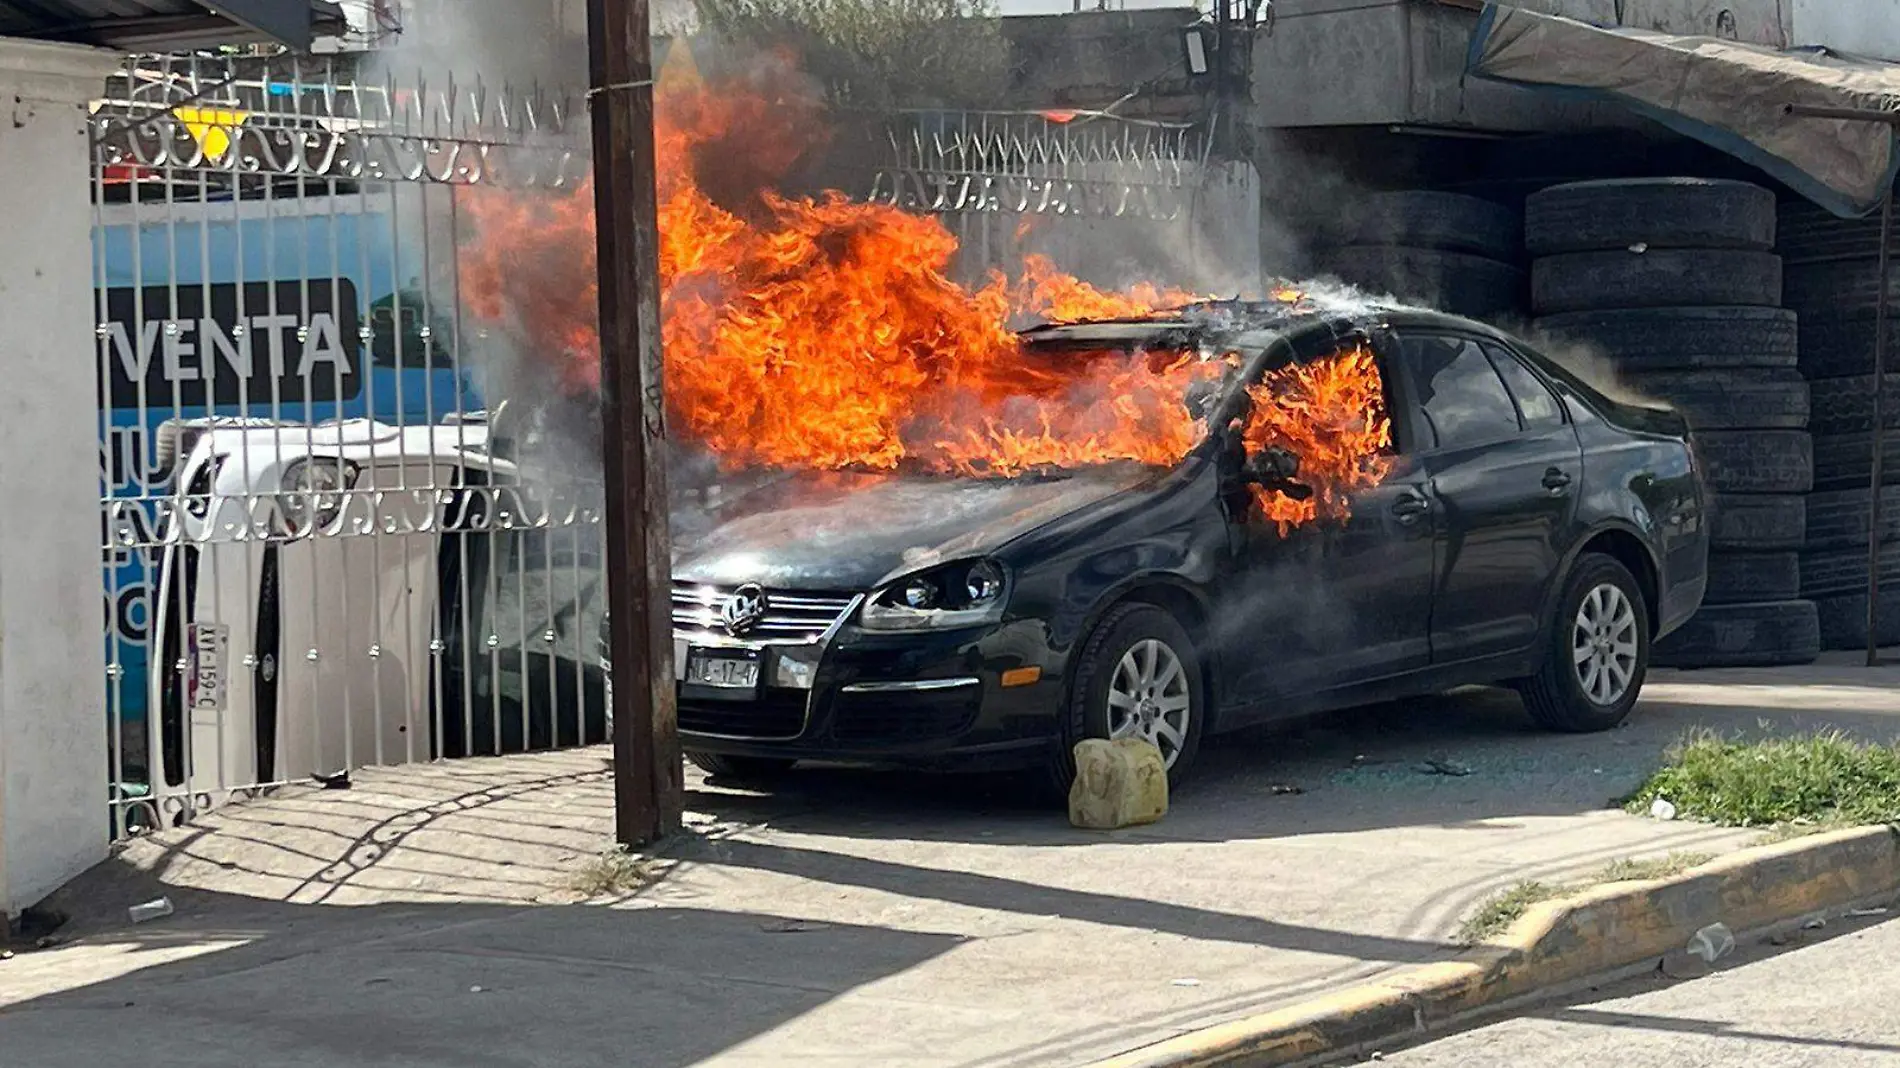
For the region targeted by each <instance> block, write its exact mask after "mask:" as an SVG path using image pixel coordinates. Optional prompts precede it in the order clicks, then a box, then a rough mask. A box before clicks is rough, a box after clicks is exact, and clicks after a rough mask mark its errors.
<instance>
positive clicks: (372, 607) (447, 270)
mask: <svg viewBox="0 0 1900 1068" xmlns="http://www.w3.org/2000/svg"><path fill="white" fill-rule="evenodd" d="M566 105H567V101H564V100H561V99H558V98H555V97H552V96H549V95H546V94H523V93H517V92H513V91H509V90H491V89H488V88H485V87H482V86H478V85H473V86H467V85H465V86H457V85H440V86H430V85H427V84H423V83H421V82H420V81H412V82H410V83H408V84H399V83H396V82H393V81H390V80H383V81H380V82H377V81H374V80H371V79H368V78H365V77H363V76H361V74H360V73H359V72H358V71H357V70H356V69H355V68H354V65H353V63H352V62H351V61H350V60H348V59H337V60H333V61H327V62H316V61H311V60H307V59H306V60H298V59H294V58H289V57H271V58H262V57H246V58H241V59H227V58H215V59H214V58H206V57H140V58H138V59H135V60H132V61H130V62H128V64H127V65H126V67H125V68H124V70H123V71H122V72H121V73H120V74H119V75H118V76H117V77H115V78H114V79H112V81H111V82H110V83H109V85H108V86H107V87H106V89H105V92H104V94H103V95H102V98H101V99H100V100H99V101H98V102H96V103H95V105H94V111H93V124H92V133H93V144H94V160H95V167H96V171H95V180H96V183H97V189H96V193H97V195H96V198H95V199H96V204H97V207H96V215H95V219H94V261H95V272H96V277H95V284H96V288H97V293H98V301H97V309H98V321H97V336H98V360H99V382H100V394H99V395H100V459H101V484H102V497H101V504H102V508H103V513H104V519H105V521H104V524H103V528H104V534H105V541H104V550H105V608H106V620H107V630H106V643H107V661H108V668H107V671H108V676H109V677H108V684H109V685H108V692H109V694H110V697H111V700H112V708H111V710H110V715H109V725H110V731H111V741H112V745H111V761H112V764H111V768H110V776H111V785H112V798H113V816H114V830H115V833H118V834H124V833H127V832H128V831H130V830H132V829H135V828H137V827H140V826H152V825H163V824H170V823H173V822H176V821H179V820H182V819H186V818H189V817H190V816H191V814H192V813H194V812H196V811H199V810H202V809H204V808H206V807H209V806H213V805H217V804H220V803H222V802H223V801H225V800H227V799H229V798H231V797H233V796H237V795H239V794H242V793H245V792H250V791H255V790H257V789H259V788H262V787H266V786H269V785H272V784H276V783H283V782H295V781H308V780H310V779H311V778H312V777H315V778H318V779H324V780H330V781H335V780H336V779H337V778H338V777H340V776H347V775H348V773H349V772H350V771H352V770H353V769H355V768H358V767H362V766H365V765H370V764H387V763H401V762H408V761H416V760H429V759H435V758H440V757H449V756H457V755H463V754H469V753H497V752H511V751H519V750H523V749H531V748H546V747H549V746H554V745H571V744H576V743H584V742H597V741H600V740H603V739H604V738H605V736H606V722H605V716H606V700H605V675H604V669H603V662H602V657H601V632H602V626H603V619H602V613H603V610H604V590H602V589H600V570H599V559H600V509H599V505H598V496H599V490H598V486H597V485H595V484H592V483H590V482H589V481H587V480H585V479H577V478H576V477H575V476H574V474H573V472H572V471H571V470H563V471H561V473H560V474H559V475H558V476H557V475H556V474H555V472H554V469H553V468H552V467H546V468H545V469H537V467H536V465H535V463H534V461H533V457H534V456H535V455H536V450H535V440H536V439H535V433H536V431H535V428H534V427H532V426H527V425H524V426H521V427H517V428H514V430H513V432H512V433H511V432H510V428H509V427H508V426H507V422H508V420H507V419H506V418H505V417H503V418H491V416H494V415H495V413H494V412H491V411H490V410H489V407H488V406H489V403H490V401H491V399H495V400H498V398H491V397H490V394H491V393H492V391H493V388H494V387H495V385H496V383H495V380H494V377H493V375H492V374H491V373H490V372H491V371H492V370H493V369H494V368H493V367H491V366H490V363H491V361H490V359H489V358H488V357H489V356H490V355H491V354H489V353H485V352H484V347H485V345H487V344H489V341H488V339H487V338H486V337H485V335H484V332H483V331H481V330H479V329H474V328H472V327H471V326H470V324H469V323H468V322H467V321H466V317H465V316H464V315H463V314H462V312H461V310H460V309H461V308H462V302H461V292H460V286H459V279H458V273H457V270H456V252H457V244H456V239H457V235H458V233H459V232H460V230H461V229H462V220H461V213H460V211H459V208H458V202H457V193H458V190H460V189H462V188H464V187H467V186H471V185H491V184H492V185H500V184H505V185H510V186H564V185H569V184H571V183H572V182H574V181H575V180H576V179H577V178H578V177H580V176H582V175H583V174H584V169H585V166H586V159H585V155H584V154H583V153H579V152H576V151H574V150H573V147H572V145H571V143H570V141H569V136H568V131H567V129H566V123H567V119H568V114H569V111H568V108H567V106H566ZM578 466H579V470H583V471H585V470H588V469H589V465H586V464H581V465H578Z"/></svg>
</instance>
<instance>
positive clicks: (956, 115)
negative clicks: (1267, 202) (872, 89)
mask: <svg viewBox="0 0 1900 1068" xmlns="http://www.w3.org/2000/svg"><path fill="white" fill-rule="evenodd" d="M889 136H890V143H891V148H892V153H893V157H894V158H893V161H892V163H891V164H890V165H889V166H886V167H883V168H880V169H879V170H878V171H877V173H876V176H875V178H874V179H873V182H872V188H871V193H870V199H872V200H873V201H877V202H880V203H886V204H893V205H896V206H898V207H902V208H906V209H909V210H912V211H923V212H931V213H934V214H947V213H965V212H1002V213H1012V214H1029V215H1083V216H1094V217H1109V218H1138V219H1154V220H1163V221H1166V220H1173V219H1177V218H1181V217H1183V216H1185V214H1186V213H1187V212H1188V211H1189V207H1190V200H1191V196H1192V191H1193V189H1194V188H1195V187H1196V186H1197V185H1198V183H1199V180H1200V173H1201V170H1202V144H1203V142H1202V138H1201V135H1200V134H1199V132H1198V131H1197V129H1196V128H1195V127H1194V126H1191V125H1187V124H1181V123H1163V122H1153V121H1144V120H1137V119H1125V118H1121V117H1119V116H1116V115H1112V114H1109V113H1106V112H1097V111H1033V112H906V113H904V114H902V115H900V116H899V117H898V118H897V119H896V120H895V121H894V122H893V123H892V124H891V127H890V133H889Z"/></svg>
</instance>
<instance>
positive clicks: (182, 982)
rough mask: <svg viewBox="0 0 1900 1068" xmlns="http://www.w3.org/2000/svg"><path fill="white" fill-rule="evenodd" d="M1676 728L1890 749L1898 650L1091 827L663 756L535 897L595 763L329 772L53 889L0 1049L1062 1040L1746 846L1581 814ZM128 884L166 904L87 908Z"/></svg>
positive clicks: (365, 1057) (612, 1056) (975, 792)
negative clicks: (642, 818) (1125, 824)
mask: <svg viewBox="0 0 1900 1068" xmlns="http://www.w3.org/2000/svg"><path fill="white" fill-rule="evenodd" d="M1696 726H1709V727H1714V728H1717V729H1720V730H1723V731H1740V732H1755V731H1758V730H1770V731H1775V732H1784V731H1791V730H1813V729H1817V728H1821V727H1830V726H1831V727H1839V728H1842V729H1845V730H1849V731H1852V732H1855V733H1859V734H1862V735H1864V736H1868V737H1878V738H1882V739H1888V738H1893V737H1895V736H1897V735H1900V669H1892V668H1881V669H1873V670H1869V669H1865V668H1858V667H1848V666H1827V665H1824V666H1818V667H1813V668H1802V669H1786V670H1776V671H1722V672H1713V671H1710V672H1695V673H1658V674H1657V675H1655V676H1654V677H1653V681H1652V683H1651V685H1650V687H1649V688H1648V689H1647V690H1646V691H1645V698H1644V702H1643V705H1642V707H1641V708H1639V710H1638V712H1637V716H1636V718H1635V720H1634V721H1633V722H1632V725H1631V726H1630V727H1628V728H1626V729H1624V730H1620V731H1616V732H1612V733H1610V734H1606V735H1601V736H1594V737H1556V736H1550V735H1544V734H1540V733H1536V732H1534V731H1532V730H1531V729H1530V728H1529V727H1528V726H1527V725H1526V724H1525V723H1524V721H1523V718H1522V713H1521V711H1520V710H1519V708H1518V706H1517V703H1516V700H1515V699H1514V698H1512V697H1509V696H1508V695H1501V694H1493V693H1473V694H1467V695H1460V696H1455V697H1448V698H1443V699H1436V700H1430V701H1418V702H1410V703H1407V704H1405V705H1402V706H1399V705H1392V706H1382V707H1379V708H1376V709H1369V710H1364V711H1359V712H1353V713H1348V714H1343V715H1340V716H1337V717H1333V718H1330V719H1328V720H1326V721H1325V722H1324V724H1323V726H1316V727H1313V728H1309V729H1308V730H1306V731H1304V732H1302V733H1299V734H1286V733H1279V734H1264V735H1261V736H1259V737H1248V738H1243V739H1239V740H1229V741H1226V742H1225V743H1224V744H1217V745H1214V746H1211V747H1210V748H1209V749H1208V750H1207V751H1205V752H1204V753H1203V756H1202V759H1203V765H1202V767H1201V769H1200V778H1199V780H1198V782H1197V784H1196V786H1194V787H1191V788H1190V789H1189V790H1187V791H1184V792H1183V793H1182V794H1181V795H1180V796H1178V797H1176V798H1175V804H1174V811H1173V812H1172V813H1171V814H1170V816H1169V817H1168V819H1167V820H1166V821H1164V822H1163V823H1161V824H1159V825H1157V826H1154V827H1150V828H1144V829H1140V830H1133V831H1126V832H1117V833H1114V834H1107V835H1103V834H1093V833H1084V832H1080V831H1075V830H1072V829H1071V828H1069V827H1068V826H1067V824H1066V822H1064V820H1063V818H1062V816H1061V814H1060V813H1056V812H1051V811H1048V810H1047V809H1043V808H1038V807H1036V806H1035V805H1033V804H1032V803H1031V802H1029V801H1028V800H1026V799H1025V798H1024V797H1023V796H1022V795H1021V794H1020V793H1019V792H1017V791H1014V790H1013V789H1011V788H1010V785H1009V784H1008V783H1005V782H1000V781H997V780H988V779H958V778H936V777H928V776H917V775H901V774H895V773H854V772H841V771H826V770H813V771H808V772H801V773H799V774H796V775H794V776H793V777H792V778H791V779H790V780H789V782H788V784H787V785H786V786H785V787H784V788H782V789H780V790H778V791H776V792H774V793H773V794H770V795H766V794H758V793H745V792H738V791H732V790H726V789H720V788H717V787H716V786H714V785H710V784H708V783H706V782H704V781H701V780H699V779H697V778H693V779H691V780H689V783H688V788H689V795H688V806H689V808H690V809H691V810H692V816H691V817H690V820H689V822H690V824H691V830H692V833H691V834H690V835H689V836H687V837H686V838H685V839H684V840H682V841H680V842H678V843H676V844H675V845H674V846H673V847H672V848H671V849H670V850H669V851H668V854H667V860H666V861H665V870H664V872H663V874H662V877H661V878H660V879H659V880H658V881H657V882H655V883H654V884H652V885H650V886H648V887H646V888H645V889H643V890H641V891H638V892H636V893H634V894H632V895H630V896H628V897H626V898H625V899H623V900H619V901H615V902H613V903H612V904H611V905H610V906H609V907H600V906H588V907H574V906H569V907H548V906H550V905H559V904H560V903H563V902H571V901H572V900H574V898H575V896H576V895H575V894H574V892H573V891H572V890H571V889H567V887H568V886H569V885H571V884H572V882H573V880H574V879H575V877H576V876H577V874H579V873H581V872H583V871H585V870H586V869H587V868H588V867H589V866H590V864H592V863H594V858H595V857H596V855H597V854H598V852H599V850H600V849H601V848H602V846H603V845H604V844H605V842H606V841H607V838H608V835H609V831H610V828H611V803H610V789H611V787H610V783H609V780H608V771H607V768H606V766H605V760H604V758H605V754H604V751H601V750H587V751H581V752H570V753H561V754H550V755H545V756H534V757H518V758H510V759H506V760H500V761H493V760H490V761H467V762H459V763H453V764H444V765H435V766H429V767H419V768H410V769H401V770H393V771H383V772H372V773H365V774H363V775H361V776H359V779H358V782H357V785H356V786H355V788H354V789H351V790H349V791H321V790H296V791H291V792H287V793H284V794H281V795H279V796H277V797H274V798H271V799H268V800H263V801H255V802H250V803H246V804H242V805H236V806H232V807H230V808H227V809H224V810H222V811H220V812H219V813H216V814H214V815H212V816H210V817H207V818H206V819H204V820H203V821H201V823H200V824H198V825H197V826H194V827H190V828H183V829H179V830H174V831H169V832H166V833H164V834H161V835H155V836H151V837H148V838H146V839H142V840H140V841H138V842H135V843H133V844H132V845H131V846H130V847H128V848H127V849H126V850H125V851H124V853H123V855H122V856H121V857H120V858H118V859H117V860H116V861H115V862H113V863H112V864H109V865H107V866H105V867H104V868H102V869H100V870H99V871H96V872H94V873H93V874H92V875H90V876H89V877H88V878H87V879H86V880H83V881H82V883H81V884H80V885H78V886H76V887H75V888H73V890H72V892H71V893H69V894H68V895H67V896H66V900H65V903H66V904H67V905H68V906H69V907H71V908H73V909H74V910H75V912H76V916H77V918H76V919H75V921H74V927H75V928H76V929H77V930H78V931H80V932H86V931H92V932H93V933H90V934H87V935H86V936H85V937H83V938H81V939H80V940H79V941H77V942H75V943H71V944H66V945H62V946H60V947H58V948H56V949H53V950H50V951H45V952H36V953H28V954H23V955H21V956H19V957H16V958H15V959H13V960H10V961H4V962H0V1049H4V1050H6V1051H7V1056H6V1058H5V1060H6V1062H7V1063H8V1064H16V1063H17V1064H20V1065H23V1066H31V1068H39V1066H61V1065H67V1064H72V1065H86V1066H92V1065H97V1064H99V1063H102V1062H107V1061H110V1060H112V1059H115V1058H125V1059H126V1060H128V1061H129V1062H132V1063H138V1064H140V1065H141V1066H147V1065H155V1064H160V1065H162V1064H174V1063H175V1064H180V1065H183V1064H190V1065H193V1066H194V1068H210V1066H215V1065H220V1064H231V1065H255V1064H271V1065H302V1064H311V1065H316V1064H323V1065H334V1064H337V1063H351V1064H364V1065H379V1066H380V1065H403V1066H424V1065H426V1066H431V1068H434V1066H443V1068H448V1066H456V1068H461V1066H467V1065H497V1066H500V1065H509V1066H514V1065H594V1064H600V1065H615V1066H623V1065H637V1066H641V1068H646V1066H654V1068H672V1066H684V1065H690V1064H700V1063H715V1064H719V1065H753V1064H757V1065H766V1064H771V1065H779V1064H784V1063H788V1062H794V1061H796V1062H799V1063H807V1064H814V1065H833V1064H836V1065H845V1064H850V1065H886V1064H903V1065H926V1066H938V1065H941V1066H950V1065H956V1066H978V1065H983V1066H1004V1065H1032V1064H1033V1065H1072V1064H1081V1063H1086V1062H1088V1061H1089V1060H1092V1059H1094V1058H1096V1057H1100V1056H1105V1055H1108V1054H1111V1053H1115V1052H1119V1051H1122V1050H1126V1049H1129V1048H1132V1047H1135V1046H1139V1045H1143V1044H1146V1043H1148V1042H1152V1041H1156V1040H1159V1039H1161V1038H1165V1037H1168V1036H1170V1035H1172V1034H1175V1033H1178V1032H1181V1031H1184V1030H1188V1029H1190V1028H1193V1027H1198V1026H1203V1025H1206V1024H1209V1023H1213V1022H1217V1021H1219V1020H1222V1019H1227V1018H1232V1017H1237V1016H1242V1015H1246V1014H1250V1013H1256V1012H1260V1011H1263V1010H1266V1009H1270V1008H1273V1007H1276V1006H1279V1005H1284V1004H1287V1003H1290V1002H1293V1001H1297V1000H1301V999H1304V998H1306V997H1310V996H1312V995H1314V994H1316V993H1319V992H1322V991H1324V990H1326V989H1329V988H1336V987H1339V986H1343V985H1347V984H1352V983H1356V982H1359V981H1362V980H1364V979H1367V978H1370V977H1373V976H1377V975H1380V974H1382V973H1385V972H1388V971H1391V970H1393V969H1395V968H1399V967H1403V966H1406V965H1409V964H1413V963H1417V962H1421V961H1429V960H1434V959H1439V958H1442V957H1445V956H1449V955H1450V954H1452V953H1453V952H1454V951H1455V947H1454V946H1452V945H1451V944H1450V942H1451V936H1452V933H1453V932H1454V931H1455V930H1456V928H1457V926H1458V924H1459V922H1460V920H1461V919H1462V918H1463V917H1464V916H1465V915H1466V914H1467V913H1468V912H1469V911H1470V910H1471V909H1472V908H1473V907H1474V906H1476V905H1477V904H1478V903H1479V902H1481V901H1482V900H1483V899H1484V898H1486V897H1487V896H1489V895H1491V894H1492V893H1494V892H1496V891H1497V890H1499V889H1502V888H1504V887H1507V886H1509V885H1511V884H1512V883H1515V882H1517V881H1519V880H1522V879H1547V880H1548V879H1561V878H1565V877H1568V876H1573V875H1577V874H1581V873H1585V872H1588V871H1590V870H1592V869H1595V868H1598V867H1601V866H1602V865H1603V864H1605V863H1607V862H1609V861H1611V860H1615V859H1619V858H1624V857H1640V856H1649V855H1655V854H1659V853H1666V852H1670V851H1673V850H1696V851H1702V852H1711V853H1712V852H1720V851H1723V850H1727V849H1730V848H1735V847H1738V846H1741V845H1745V844H1748V843H1749V842H1751V841H1753V840H1755V837H1756V836H1754V835H1752V834H1748V833H1741V832H1732V831H1721V830H1716V829H1712V828H1707V827H1700V826H1696V825H1691V824H1683V823H1658V822H1654V821H1651V820H1646V819H1638V818H1633V817H1629V816H1626V815H1624V814H1622V813H1621V812H1618V811H1614V810H1611V809H1609V808H1608V807H1607V806H1608V803H1609V801H1610V800H1611V799H1612V798H1613V797H1616V796H1619V795H1621V794H1623V793H1625V792H1627V791H1628V790H1630V789H1631V788H1633V787H1634V786H1635V785H1636V784H1637V783H1638V782H1639V781H1640V780H1641V779H1642V777H1643V776H1644V775H1645V774H1646V773H1647V772H1648V771H1649V770H1650V769H1651V768H1652V767H1654V765H1655V763H1656V761H1657V760H1658V758H1659V755H1660V753H1661V751H1662V750H1663V749H1664V748H1665V747H1666V746H1667V745H1668V744H1669V743H1670V742H1671V741H1673V740H1675V739H1676V738H1678V737H1680V736H1681V735H1682V734H1683V733H1684V731H1686V730H1688V729H1690V728H1692V727H1696ZM1432 762H1436V767H1434V766H1433V764H1432ZM1447 771H1449V772H1452V773H1453V774H1445V772H1447ZM1458 772H1467V773H1466V774H1457V773H1458ZM1296 790H1297V791H1299V792H1293V791H1296ZM161 892H164V893H169V894H170V895H171V896H172V898H173V900H174V902H175V903H176V904H177V905H178V908H179V911H178V914H177V915H175V916H173V917H171V918H168V919H165V920H160V921H157V922H154V923H150V924H145V925H140V926H137V927H130V928H127V927H124V926H123V917H124V912H123V909H124V908H125V907H126V906H127V905H130V904H133V903H135V902H137V901H140V900H144V899H145V898H147V897H150V896H155V895H156V894H158V893H161ZM345 906H354V907H345Z"/></svg>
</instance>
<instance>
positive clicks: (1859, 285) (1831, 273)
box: [1782, 259, 1900, 319]
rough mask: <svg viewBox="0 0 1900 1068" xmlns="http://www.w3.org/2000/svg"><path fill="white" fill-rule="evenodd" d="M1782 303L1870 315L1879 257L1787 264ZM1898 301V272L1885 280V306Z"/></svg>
mask: <svg viewBox="0 0 1900 1068" xmlns="http://www.w3.org/2000/svg"><path fill="white" fill-rule="evenodd" d="M1783 296H1784V299H1783V301H1782V303H1783V304H1784V305H1785V306H1787V307H1789V308H1793V309H1794V310H1795V311H1797V312H1809V311H1813V312H1816V313H1820V314H1826V315H1836V316H1842V317H1847V318H1862V317H1864V318H1867V319H1872V318H1873V316H1874V313H1875V311H1876V310H1877V309H1878V307H1879V304H1880V261H1879V260H1877V259H1864V260H1834V261H1830V262H1827V263H1804V264H1801V265H1800V266H1798V267H1790V268H1788V270H1787V274H1786V283H1785V287H1784V293H1783ZM1896 305H1900V272H1895V273H1894V275H1893V277H1890V278H1889V279H1888V280H1887V306H1888V307H1889V308H1893V307H1894V306H1896Z"/></svg>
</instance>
